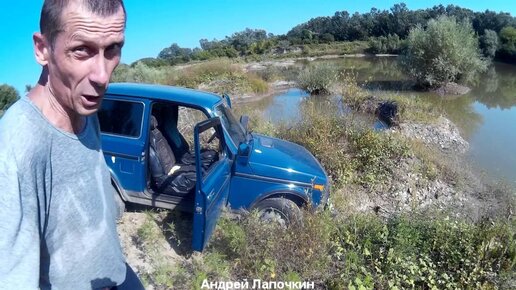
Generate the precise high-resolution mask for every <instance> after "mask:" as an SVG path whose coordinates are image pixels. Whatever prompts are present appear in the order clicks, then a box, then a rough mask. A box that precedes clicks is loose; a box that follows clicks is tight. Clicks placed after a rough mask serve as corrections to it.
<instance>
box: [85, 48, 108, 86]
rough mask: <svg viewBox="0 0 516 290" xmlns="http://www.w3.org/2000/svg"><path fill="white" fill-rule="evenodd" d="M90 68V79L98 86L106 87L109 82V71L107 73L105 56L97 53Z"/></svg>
mask: <svg viewBox="0 0 516 290" xmlns="http://www.w3.org/2000/svg"><path fill="white" fill-rule="evenodd" d="M92 66H93V67H92V69H91V73H90V81H91V82H93V83H95V85H96V86H98V87H106V86H107V84H108V82H109V77H110V76H109V73H108V67H107V66H108V61H107V60H106V58H105V57H104V56H103V55H102V54H99V55H98V56H97V57H96V58H95V61H94V62H93V64H92Z"/></svg>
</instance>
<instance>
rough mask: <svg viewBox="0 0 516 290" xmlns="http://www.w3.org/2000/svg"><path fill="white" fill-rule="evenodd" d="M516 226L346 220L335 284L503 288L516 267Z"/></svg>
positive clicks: (449, 221)
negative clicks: (500, 286) (499, 286)
mask: <svg viewBox="0 0 516 290" xmlns="http://www.w3.org/2000/svg"><path fill="white" fill-rule="evenodd" d="M514 229H515V227H514V222H508V221H497V222H493V223H492V224H491V223H485V224H482V223H480V224H475V223H469V222H466V221H461V220H453V219H450V218H447V217H439V218H429V217H428V216H420V217H417V216H411V217H409V216H407V217H395V218H393V219H391V220H389V221H387V222H384V221H382V220H380V219H379V218H377V217H374V216H365V215H359V216H355V217H354V218H350V219H348V220H345V221H342V224H340V225H339V232H338V234H337V235H336V236H335V238H336V240H335V241H334V243H335V245H334V247H335V256H336V258H337V259H338V261H339V262H338V265H337V267H339V269H341V275H340V277H337V279H335V280H334V281H332V282H333V283H334V285H340V286H341V287H344V286H350V285H351V286H353V287H355V286H356V287H357V288H359V287H360V286H363V287H366V289H373V288H374V289H385V288H388V289H408V288H411V289H414V288H415V289H497V285H500V284H501V283H500V280H501V279H503V278H504V275H511V274H510V273H512V272H513V271H514V265H515V259H516V244H515V240H514V235H515V231H514ZM339 280H340V281H339ZM335 289H337V288H335Z"/></svg>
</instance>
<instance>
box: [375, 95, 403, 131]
mask: <svg viewBox="0 0 516 290" xmlns="http://www.w3.org/2000/svg"><path fill="white" fill-rule="evenodd" d="M376 115H377V116H378V119H380V120H381V121H382V122H384V123H385V124H387V125H388V126H389V127H392V126H397V125H398V104H397V103H396V102H395V101H386V102H381V103H378V108H377V109H376Z"/></svg>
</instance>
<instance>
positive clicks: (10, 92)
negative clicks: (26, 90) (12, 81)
mask: <svg viewBox="0 0 516 290" xmlns="http://www.w3.org/2000/svg"><path fill="white" fill-rule="evenodd" d="M19 98H20V95H19V94H18V91H16V89H15V88H14V87H12V86H10V85H6V84H3V85H1V86H0V116H1V115H2V114H3V111H5V110H7V109H8V108H9V107H10V106H11V105H12V104H13V103H14V102H16V100H18V99H19Z"/></svg>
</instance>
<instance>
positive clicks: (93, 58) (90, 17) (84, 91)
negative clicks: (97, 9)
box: [48, 1, 125, 117]
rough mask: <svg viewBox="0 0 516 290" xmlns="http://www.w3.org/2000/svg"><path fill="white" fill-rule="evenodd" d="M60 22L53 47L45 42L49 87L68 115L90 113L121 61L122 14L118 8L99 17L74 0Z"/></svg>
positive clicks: (95, 106) (123, 16)
mask: <svg viewBox="0 0 516 290" xmlns="http://www.w3.org/2000/svg"><path fill="white" fill-rule="evenodd" d="M61 23H62V30H63V31H62V32H60V33H59V34H58V35H57V37H56V39H55V42H54V45H53V48H50V44H48V45H49V51H50V55H49V58H48V71H49V86H50V90H51V92H52V94H53V95H54V96H55V97H56V99H57V100H58V102H59V103H60V104H61V106H62V107H63V108H64V109H65V111H66V112H67V113H68V114H69V115H70V116H71V117H72V116H87V115H91V114H93V113H95V112H96V111H97V110H98V109H99V107H100V104H101V102H102V97H103V96H104V92H105V90H106V88H107V85H108V82H109V79H110V77H111V73H112V72H113V70H114V69H115V67H116V66H117V65H118V63H119V62H120V57H121V48H122V45H123V42H124V28H125V15H124V12H123V10H122V8H121V7H120V9H119V10H118V12H117V13H115V14H113V15H111V16H106V17H103V16H99V15H96V14H93V13H92V12H90V11H88V10H87V9H86V8H84V7H83V6H82V5H80V4H78V3H77V1H73V2H70V4H68V7H67V8H66V9H65V10H64V11H63V12H62V15H61Z"/></svg>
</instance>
